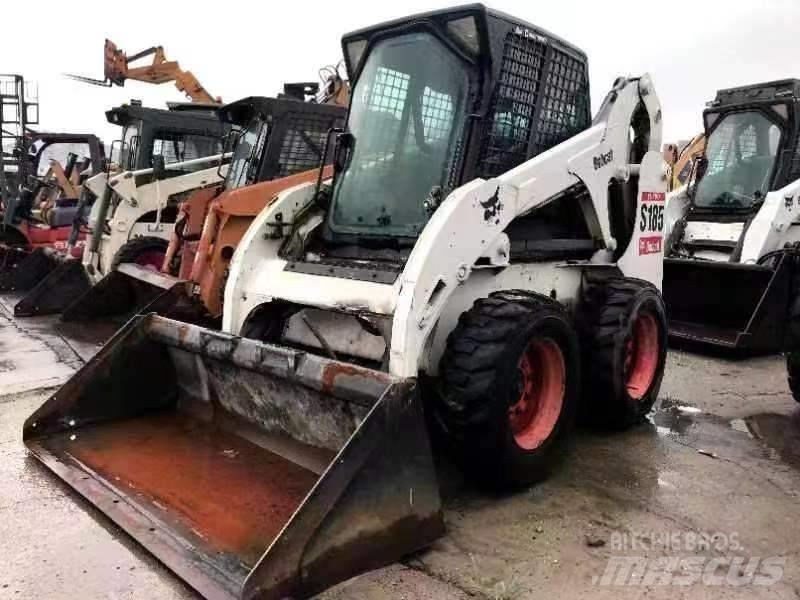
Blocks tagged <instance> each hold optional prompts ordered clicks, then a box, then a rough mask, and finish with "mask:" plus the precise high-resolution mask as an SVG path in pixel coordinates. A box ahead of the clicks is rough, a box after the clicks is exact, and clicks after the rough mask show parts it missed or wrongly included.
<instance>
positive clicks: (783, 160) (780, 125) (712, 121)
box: [692, 79, 800, 219]
mask: <svg viewBox="0 0 800 600" xmlns="http://www.w3.org/2000/svg"><path fill="white" fill-rule="evenodd" d="M798 101H800V81H798V80H795V79H790V80H784V81H775V82H770V83H762V84H757V85H751V86H746V87H741V88H732V89H726V90H720V91H719V92H717V96H716V98H715V99H714V101H713V102H711V103H709V107H708V108H707V109H706V110H705V111H704V112H703V120H704V125H705V133H706V139H707V144H706V150H705V158H704V160H703V161H702V163H701V165H702V166H701V167H700V172H699V173H697V177H696V180H697V182H696V185H695V187H694V190H693V196H692V201H693V212H699V213H719V214H724V213H728V214H732V213H741V214H745V215H746V214H748V213H752V212H754V211H757V210H758V208H759V207H760V206H761V204H762V202H763V201H764V199H765V198H766V196H767V193H768V192H770V191H773V190H776V189H780V188H781V187H783V186H785V185H786V184H787V183H789V182H790V181H792V180H794V179H797V177H798V176H800V173H798V172H797V171H798V169H800V165H799V164H798V161H797V160H796V159H795V149H796V148H797V143H798V134H797V128H798V124H797V115H796V106H797V103H798ZM703 218H707V217H706V216H704V217H703ZM744 218H745V217H744V216H743V217H742V219H744Z"/></svg>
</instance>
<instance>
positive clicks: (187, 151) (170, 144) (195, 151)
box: [153, 132, 222, 173]
mask: <svg viewBox="0 0 800 600" xmlns="http://www.w3.org/2000/svg"><path fill="white" fill-rule="evenodd" d="M221 152H222V140H221V139H219V138H216V137H213V136H202V135H185V134H182V133H171V132H159V133H157V134H156V136H155V137H154V139H153V156H163V157H164V164H167V165H170V164H174V163H179V162H184V161H187V160H194V159H196V158H203V157H204V156H213V155H215V154H220V153H221ZM211 166H212V165H210V164H200V165H192V166H189V167H186V168H185V169H181V171H179V172H176V173H180V172H184V173H191V172H194V171H200V170H203V169H208V168H211Z"/></svg>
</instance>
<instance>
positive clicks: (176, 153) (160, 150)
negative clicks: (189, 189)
mask: <svg viewBox="0 0 800 600" xmlns="http://www.w3.org/2000/svg"><path fill="white" fill-rule="evenodd" d="M106 119H107V120H108V122H109V123H111V124H114V125H119V126H120V127H121V128H122V137H121V138H120V139H118V140H116V141H115V142H114V143H113V144H112V145H111V163H112V164H114V165H116V166H117V167H118V168H119V169H120V170H122V171H137V170H140V169H149V168H150V167H152V166H154V158H155V157H156V156H161V157H163V159H164V164H165V165H170V164H173V163H178V162H184V161H188V160H193V159H196V158H203V157H206V156H213V155H215V154H220V153H221V152H222V145H223V136H224V135H225V133H226V132H227V130H228V126H227V125H225V124H223V123H221V122H220V121H219V119H217V117H216V113H215V110H214V109H213V108H211V107H207V106H203V105H201V106H199V107H197V108H195V109H193V110H189V109H187V108H186V107H183V106H182V107H181V108H180V109H178V108H173V109H171V110H164V109H157V108H146V107H143V106H141V105H140V104H138V103H132V104H129V105H128V104H125V105H122V106H118V107H116V108H113V109H111V110H109V111H107V112H106ZM207 168H208V165H206V164H199V165H195V166H193V167H192V166H190V167H186V168H184V169H180V170H178V169H170V170H168V171H167V172H166V176H168V177H178V176H180V175H185V174H187V173H190V172H193V171H196V170H202V169H207ZM139 184H141V182H140V181H138V179H137V185H139Z"/></svg>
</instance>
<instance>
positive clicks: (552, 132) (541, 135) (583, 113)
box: [531, 48, 589, 156]
mask: <svg viewBox="0 0 800 600" xmlns="http://www.w3.org/2000/svg"><path fill="white" fill-rule="evenodd" d="M588 126H589V79H588V77H587V73H586V63H584V62H582V61H579V60H577V59H576V58H573V57H572V56H569V55H567V54H565V53H563V52H561V51H560V50H557V49H555V48H553V49H552V52H551V61H550V68H549V71H548V73H547V85H546V86H545V89H544V102H543V103H542V108H541V111H540V112H539V114H538V115H537V127H536V135H535V137H534V143H533V151H532V152H531V156H536V155H537V154H539V153H540V152H544V151H545V150H548V149H549V148H552V147H553V146H555V145H557V144H560V143H561V142H563V141H564V140H566V139H568V138H570V137H572V136H573V135H575V134H576V133H578V132H580V131H582V130H584V129H586V127H588Z"/></svg>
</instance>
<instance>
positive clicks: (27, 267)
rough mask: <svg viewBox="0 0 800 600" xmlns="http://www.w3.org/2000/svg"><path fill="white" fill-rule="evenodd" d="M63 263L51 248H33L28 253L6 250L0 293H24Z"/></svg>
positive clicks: (15, 249) (58, 254)
mask: <svg viewBox="0 0 800 600" xmlns="http://www.w3.org/2000/svg"><path fill="white" fill-rule="evenodd" d="M63 261H64V256H63V255H62V254H60V253H59V252H57V251H55V250H53V249H51V248H35V249H34V250H32V251H30V252H27V251H24V250H20V249H17V248H7V249H6V251H5V257H4V260H3V267H2V269H0V292H26V291H28V290H30V289H32V288H33V287H34V286H36V284H37V283H39V282H40V281H42V279H44V278H45V277H47V276H48V275H49V274H50V272H51V271H53V270H54V269H55V268H56V267H58V266H59V265H60V264H61V263H62V262H63Z"/></svg>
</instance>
